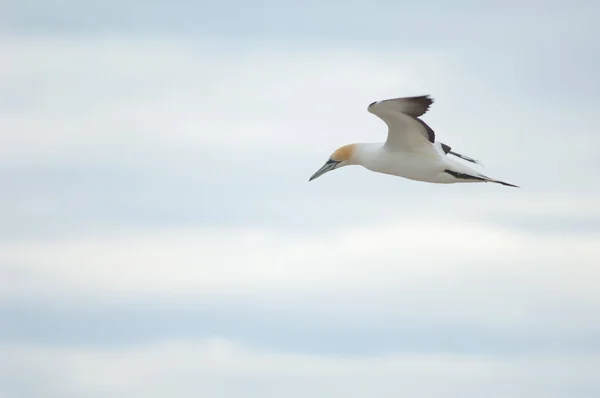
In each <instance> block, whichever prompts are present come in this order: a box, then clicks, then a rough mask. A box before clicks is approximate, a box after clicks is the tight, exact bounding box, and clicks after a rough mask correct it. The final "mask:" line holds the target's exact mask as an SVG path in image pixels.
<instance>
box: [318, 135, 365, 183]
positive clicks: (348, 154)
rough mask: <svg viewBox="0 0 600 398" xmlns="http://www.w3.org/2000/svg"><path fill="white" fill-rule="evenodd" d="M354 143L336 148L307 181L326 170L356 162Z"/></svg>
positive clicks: (355, 146)
mask: <svg viewBox="0 0 600 398" xmlns="http://www.w3.org/2000/svg"><path fill="white" fill-rule="evenodd" d="M356 148H357V145H356V144H348V145H344V146H342V147H339V148H338V149H336V150H335V151H334V152H333V153H332V154H331V156H329V159H328V160H327V162H325V164H324V165H323V167H321V168H320V169H319V170H317V172H316V173H315V174H313V175H312V177H310V179H309V180H308V181H312V180H314V179H315V178H317V177H320V176H322V175H323V174H325V173H327V172H328V171H331V170H335V169H339V168H340V167H344V166H348V165H351V164H356V163H355V160H356Z"/></svg>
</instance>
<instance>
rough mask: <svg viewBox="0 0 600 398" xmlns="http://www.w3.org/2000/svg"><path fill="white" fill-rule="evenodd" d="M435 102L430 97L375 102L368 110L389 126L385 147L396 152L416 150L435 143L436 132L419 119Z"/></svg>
mask: <svg viewBox="0 0 600 398" xmlns="http://www.w3.org/2000/svg"><path fill="white" fill-rule="evenodd" d="M432 103H433V100H432V99H431V98H430V97H429V96H428V95H423V96H418V97H403V98H392V99H387V100H383V101H375V102H373V103H372V104H370V105H369V107H368V108H367V110H368V111H369V112H370V113H372V114H374V115H375V116H377V117H379V118H380V119H381V120H383V121H384V122H385V124H387V126H388V136H387V140H386V143H385V145H387V146H389V147H391V148H394V149H395V150H405V151H410V150H416V149H418V148H419V147H424V146H429V145H431V144H433V143H434V142H435V132H434V131H433V130H432V129H431V127H429V126H428V125H427V124H426V123H425V122H424V121H422V120H421V119H419V116H422V115H424V114H425V112H427V110H428V109H429V107H430V106H431V104H432Z"/></svg>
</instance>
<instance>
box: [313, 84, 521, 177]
mask: <svg viewBox="0 0 600 398" xmlns="http://www.w3.org/2000/svg"><path fill="white" fill-rule="evenodd" d="M432 103H433V99H432V98H431V97H430V96H429V95H421V96H415V97H403V98H392V99H386V100H381V101H375V102H373V103H371V104H370V105H369V106H368V107H367V110H368V111H369V112H370V113H372V114H374V115H375V116H377V117H379V118H380V119H381V120H383V121H384V122H385V124H387V126H388V134H387V140H386V141H385V142H380V143H356V144H348V145H344V146H342V147H340V148H338V149H336V150H335V151H334V152H333V153H332V154H331V156H330V157H329V159H328V160H327V162H325V165H323V167H321V168H320V169H319V170H318V171H317V172H316V173H315V174H313V175H312V176H311V177H310V179H309V180H308V181H312V180H314V179H315V178H317V177H320V176H322V175H323V174H325V173H327V172H329V171H331V170H336V169H339V168H342V167H345V166H350V165H359V166H363V167H365V168H366V169H368V170H371V171H374V172H378V173H383V174H390V175H394V176H398V177H404V178H407V179H410V180H414V181H422V182H428V183H435V184H453V183H459V182H493V183H497V184H502V185H507V186H509V187H516V188H518V186H517V185H513V184H509V183H507V182H504V181H499V180H496V179H493V178H490V177H487V176H485V175H483V174H481V173H479V172H477V171H475V170H474V169H473V168H471V167H469V166H467V165H466V164H463V163H460V162H458V161H456V160H454V159H452V158H450V157H449V156H448V155H453V156H456V157H457V158H460V159H463V160H466V161H468V162H471V163H474V164H479V162H478V161H477V160H475V159H473V158H470V157H468V156H465V155H461V154H460V153H457V152H454V151H452V148H451V147H450V146H449V145H446V144H444V143H441V142H439V141H436V140H435V138H436V137H435V132H434V131H433V129H431V127H429V126H428V125H427V124H426V123H425V122H424V121H423V120H421V119H419V117H420V116H422V115H424V114H425V112H427V110H428V109H429V106H430V105H431V104H432Z"/></svg>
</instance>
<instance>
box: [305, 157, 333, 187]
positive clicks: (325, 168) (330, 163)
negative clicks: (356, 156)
mask: <svg viewBox="0 0 600 398" xmlns="http://www.w3.org/2000/svg"><path fill="white" fill-rule="evenodd" d="M338 163H340V162H338V161H337V160H333V159H329V160H328V161H327V162H325V164H324V165H323V167H321V168H320V169H319V170H317V172H316V173H315V174H313V175H312V177H310V178H309V180H308V181H309V182H310V181H312V180H314V179H315V178H317V177H320V176H322V175H323V174H325V173H327V172H328V171H331V170H333V169H335V167H336V166H337V165H338Z"/></svg>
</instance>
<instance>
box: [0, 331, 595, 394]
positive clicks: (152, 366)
mask: <svg viewBox="0 0 600 398" xmlns="http://www.w3.org/2000/svg"><path fill="white" fill-rule="evenodd" d="M0 353H1V354H2V358H3V361H2V364H1V365H0V369H2V372H1V373H0V374H2V375H3V377H2V382H1V383H0V385H1V386H2V390H3V391H1V392H2V393H3V396H5V397H7V398H16V397H19V396H39V395H40V394H42V395H44V396H47V397H65V398H68V397H76V396H86V397H104V396H106V395H126V396H145V397H149V398H151V397H163V396H167V395H173V394H176V395H178V396H191V395H195V396H197V395H201V396H207V397H234V396H239V395H240V394H243V395H246V396H268V397H276V396H282V395H285V396H291V397H304V396H307V395H311V396H315V397H347V396H353V395H361V396H362V395H377V396H381V397H388V396H389V397H392V396H397V395H398V394H400V395H414V396H420V397H439V396H442V395H444V396H461V397H471V396H473V397H475V396H480V394H481V392H482V391H485V394H486V396H489V397H507V396H522V395H527V396H528V397H544V398H547V397H562V396H565V394H575V395H576V396H581V397H587V396H589V397H591V396H593V395H594V394H595V393H597V392H598V390H599V388H600V384H599V383H598V381H597V378H596V377H594V375H595V370H596V369H597V368H598V366H600V363H599V362H598V358H597V357H589V356H532V357H527V358H506V357H485V356H444V355H419V354H398V355H396V354H391V355H385V356H375V357H359V358H353V357H343V356H324V355H301V354H284V353H273V352H269V351H264V350H256V349H252V348H248V347H244V346H240V345H238V344H235V343H232V342H230V341H227V340H205V341H168V342H164V343H160V344H153V345H143V346H132V347H128V348H119V349H92V348H87V349H83V350H74V349H69V348H47V347H22V346H12V347H10V346H2V347H0ZM33 379H35V380H36V383H32V382H31V380H33ZM432 380H435V382H432Z"/></svg>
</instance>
